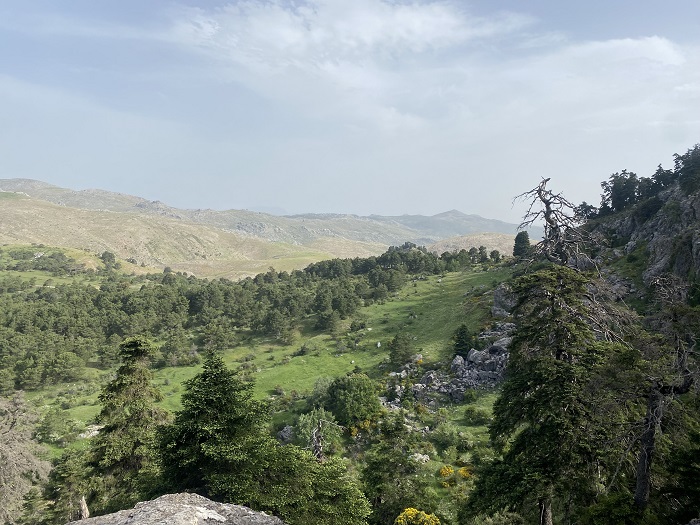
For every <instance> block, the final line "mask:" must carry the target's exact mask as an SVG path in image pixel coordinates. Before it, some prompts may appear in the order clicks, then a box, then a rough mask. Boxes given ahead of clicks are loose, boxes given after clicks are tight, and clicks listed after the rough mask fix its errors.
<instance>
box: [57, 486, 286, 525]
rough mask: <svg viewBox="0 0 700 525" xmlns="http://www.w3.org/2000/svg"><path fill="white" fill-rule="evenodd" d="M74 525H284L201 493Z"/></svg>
mask: <svg viewBox="0 0 700 525" xmlns="http://www.w3.org/2000/svg"><path fill="white" fill-rule="evenodd" d="M71 524H74V525H165V524H167V525H285V524H284V522H283V521H282V520H280V519H279V518H277V517H275V516H269V515H267V514H265V513H263V512H255V511H253V510H251V509H249V508H248V507H242V506H240V505H231V504H229V503H217V502H215V501H211V500H209V499H207V498H205V497H203V496H199V495H198V494H188V493H183V494H166V495H165V496H161V497H160V498H156V499H154V500H151V501H144V502H141V503H137V504H136V506H135V507H134V508H133V509H131V510H121V511H119V512H115V513H114V514H107V515H105V516H97V517H95V518H89V519H86V520H81V521H73V522H71Z"/></svg>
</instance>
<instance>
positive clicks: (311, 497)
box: [160, 352, 370, 525]
mask: <svg viewBox="0 0 700 525" xmlns="http://www.w3.org/2000/svg"><path fill="white" fill-rule="evenodd" d="M185 386H186V388H187V391H186V392H185V393H184V394H183V396H182V405H183V409H182V410H181V411H180V412H178V413H177V414H176V416H175V421H174V422H173V424H172V425H170V426H168V427H166V428H164V429H163V431H162V433H161V442H160V453H161V461H162V465H163V476H164V479H165V480H166V482H167V484H168V486H167V489H168V490H176V491H180V490H191V491H196V492H198V493H200V494H204V495H206V496H208V497H213V498H215V499H219V500H223V501H228V502H231V503H236V504H239V505H247V506H250V507H252V508H254V509H257V510H265V511H269V512H273V513H275V514H277V515H279V516H280V517H281V518H282V519H283V520H284V521H285V522H287V523H289V524H290V525H306V524H308V525H341V524H346V523H347V524H350V525H364V524H365V518H366V517H367V515H368V514H369V512H370V509H369V504H368V502H367V500H366V499H365V497H364V496H363V494H362V492H361V491H360V490H359V488H358V485H357V483H356V482H355V481H354V480H353V479H352V478H351V477H350V476H349V474H348V473H347V469H346V467H345V464H344V463H343V462H342V461H340V460H335V459H331V460H329V461H327V462H324V463H321V462H318V461H316V459H315V458H314V456H313V455H312V454H311V452H309V451H307V450H302V449H300V448H299V447H296V446H293V445H284V446H282V445H280V444H278V443H277V441H275V440H274V439H273V438H272V436H270V434H269V433H268V431H267V425H268V423H269V419H270V418H269V413H268V409H267V406H266V405H265V404H263V403H261V402H259V401H256V400H254V399H253V398H252V383H246V382H243V381H242V380H241V379H240V377H238V374H237V373H236V372H233V371H230V370H228V369H227V368H226V366H225V364H224V362H223V360H222V359H221V357H220V356H218V355H216V354H214V353H213V352H210V353H209V354H207V356H206V358H205V361H204V369H203V370H202V372H201V373H200V374H198V375H197V376H195V377H194V378H192V379H190V380H189V381H187V382H186V383H185Z"/></svg>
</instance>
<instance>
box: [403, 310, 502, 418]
mask: <svg viewBox="0 0 700 525" xmlns="http://www.w3.org/2000/svg"><path fill="white" fill-rule="evenodd" d="M514 330H515V325H514V324H513V323H497V324H496V325H495V326H494V327H493V328H492V329H491V330H488V331H485V332H482V333H481V334H479V339H481V340H483V341H485V342H486V344H485V348H484V349H483V350H476V349H475V348H472V349H471V350H470V351H469V353H468V354H467V357H466V358H463V357H462V356H456V357H455V358H454V359H453V360H452V364H451V366H450V372H449V373H448V372H443V371H439V370H430V371H428V372H426V373H425V374H424V375H423V377H421V378H420V380H419V381H417V382H416V383H415V384H414V385H413V386H411V387H410V390H411V392H412V394H413V396H414V397H415V398H416V399H419V400H421V401H423V402H425V403H427V404H428V405H431V404H432V403H433V402H434V398H435V397H436V396H437V397H440V396H447V397H448V398H449V399H450V400H451V401H453V402H455V403H459V402H461V401H462V400H463V399H464V393H465V392H466V391H467V390H468V389H473V388H493V387H495V386H496V385H498V383H500V382H501V381H502V380H503V377H504V372H505V368H506V364H507V363H508V348H509V347H510V344H511V342H512V340H513V338H512V337H511V334H512V333H513V332H514ZM494 340H495V341H494ZM488 341H494V342H492V343H490V344H489V343H488ZM398 377H401V378H404V376H401V375H399V376H398ZM395 393H396V397H397V401H395V402H394V404H395V405H396V406H398V404H399V403H400V400H401V398H402V397H403V396H404V395H405V388H404V387H402V386H400V385H399V386H396V391H395Z"/></svg>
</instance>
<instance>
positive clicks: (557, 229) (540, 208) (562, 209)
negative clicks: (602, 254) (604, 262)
mask: <svg viewBox="0 0 700 525" xmlns="http://www.w3.org/2000/svg"><path fill="white" fill-rule="evenodd" d="M549 181H550V179H548V178H547V179H542V181H541V182H540V183H539V184H538V185H537V186H536V187H535V188H533V189H531V190H529V191H526V192H524V193H521V194H520V195H517V196H516V197H515V198H514V199H513V202H515V201H528V202H529V206H528V210H527V212H526V213H525V216H524V217H523V220H522V222H521V223H520V225H519V226H518V229H520V230H522V229H525V228H527V227H528V226H531V225H533V224H535V223H538V222H540V221H542V222H544V237H543V238H542V240H541V241H540V242H538V243H537V244H536V245H535V250H534V253H535V255H536V256H541V257H544V258H546V259H547V260H548V261H551V262H553V263H556V264H561V265H564V266H571V267H573V268H579V267H581V266H583V267H590V266H591V265H592V264H593V261H592V260H591V258H590V257H589V256H588V255H587V254H586V253H585V249H586V248H587V247H588V245H589V244H590V241H591V239H590V236H589V235H588V234H587V233H586V232H585V231H584V230H583V229H582V228H581V227H580V226H581V224H582V219H581V218H580V216H579V215H578V214H577V213H576V206H574V205H573V204H572V203H571V202H569V201H568V200H567V199H566V198H565V197H564V195H563V194H562V193H554V192H553V191H551V190H549V189H547V183H548V182H549Z"/></svg>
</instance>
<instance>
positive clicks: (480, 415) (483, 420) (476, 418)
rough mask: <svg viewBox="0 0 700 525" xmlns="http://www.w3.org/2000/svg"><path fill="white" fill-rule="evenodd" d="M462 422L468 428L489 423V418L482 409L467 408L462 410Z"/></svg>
mask: <svg viewBox="0 0 700 525" xmlns="http://www.w3.org/2000/svg"><path fill="white" fill-rule="evenodd" d="M464 422H465V424H467V425H469V426H479V425H486V424H488V423H490V422H491V416H490V415H489V413H488V412H487V411H486V410H484V409H483V408H477V407H473V406H468V407H466V408H465V409H464Z"/></svg>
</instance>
